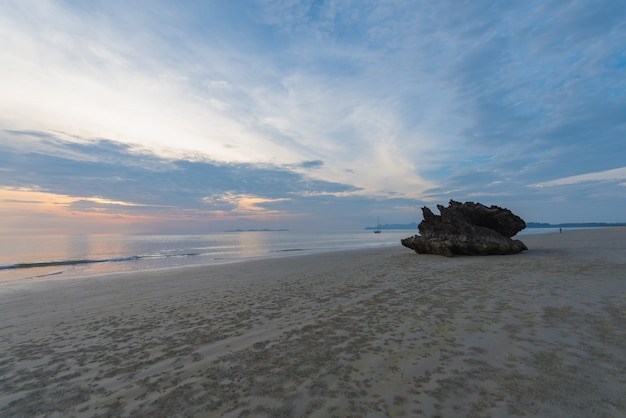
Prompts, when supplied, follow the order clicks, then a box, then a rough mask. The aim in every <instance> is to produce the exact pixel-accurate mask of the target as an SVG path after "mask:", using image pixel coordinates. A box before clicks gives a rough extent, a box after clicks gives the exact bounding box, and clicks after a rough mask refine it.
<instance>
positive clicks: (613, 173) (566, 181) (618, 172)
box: [533, 167, 626, 188]
mask: <svg viewBox="0 0 626 418" xmlns="http://www.w3.org/2000/svg"><path fill="white" fill-rule="evenodd" d="M623 179H626V167H620V168H614V169H612V170H605V171H600V172H596V173H586V174H579V175H576V176H570V177H564V178H560V179H555V180H550V181H546V182H543V183H537V184H534V185H533V187H538V188H542V187H555V186H567V185H571V184H578V183H585V182H599V181H602V182H605V181H611V182H614V181H619V180H623Z"/></svg>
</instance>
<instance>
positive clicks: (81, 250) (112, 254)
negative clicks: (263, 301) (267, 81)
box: [0, 230, 417, 282]
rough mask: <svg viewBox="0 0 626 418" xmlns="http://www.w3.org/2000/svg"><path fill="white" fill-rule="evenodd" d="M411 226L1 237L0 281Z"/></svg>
mask: <svg viewBox="0 0 626 418" xmlns="http://www.w3.org/2000/svg"><path fill="white" fill-rule="evenodd" d="M416 232H417V231H415V230H404V231H383V233H382V234H373V233H372V232H371V231H335V232H325V233H298V232H288V231H286V232H283V231H277V232H236V233H215V234H206V235H130V236H119V235H86V236H18V237H3V238H2V240H1V242H0V282H1V281H5V282H6V281H14V280H26V279H37V278H39V279H40V278H46V277H48V278H50V277H71V276H85V275H92V274H100V273H109V272H117V271H129V270H145V269H154V268H163V267H174V266H182V265H189V264H211V263H225V262H233V261H238V260H243V259H250V258H259V257H284V256H289V255H294V254H301V253H303V252H304V253H306V252H320V251H332V250H339V249H350V248H365V247H376V246H393V245H400V239H401V238H405V237H407V236H409V235H413V234H415V233H416Z"/></svg>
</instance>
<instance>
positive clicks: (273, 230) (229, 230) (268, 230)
mask: <svg viewBox="0 0 626 418" xmlns="http://www.w3.org/2000/svg"><path fill="white" fill-rule="evenodd" d="M288 231H289V230H288V229H267V228H265V229H227V230H226V231H224V232H288Z"/></svg>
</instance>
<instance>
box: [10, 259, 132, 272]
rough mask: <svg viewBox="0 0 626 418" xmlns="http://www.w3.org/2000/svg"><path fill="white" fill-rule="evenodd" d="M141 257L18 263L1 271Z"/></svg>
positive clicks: (113, 261)
mask: <svg viewBox="0 0 626 418" xmlns="http://www.w3.org/2000/svg"><path fill="white" fill-rule="evenodd" d="M139 258H140V257H139V256H136V255H133V256H130V257H115V258H102V259H79V260H61V261H40V262H35V263H16V264H8V265H4V266H0V270H9V269H30V268H37V267H55V266H75V265H79V264H93V263H115V262H120V261H133V260H138V259H139Z"/></svg>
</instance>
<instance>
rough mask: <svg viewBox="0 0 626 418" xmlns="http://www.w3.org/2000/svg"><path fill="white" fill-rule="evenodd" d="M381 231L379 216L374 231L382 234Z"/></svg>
mask: <svg viewBox="0 0 626 418" xmlns="http://www.w3.org/2000/svg"><path fill="white" fill-rule="evenodd" d="M380 232H381V229H380V218H378V226H377V227H376V229H375V230H374V233H375V234H380Z"/></svg>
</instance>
